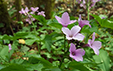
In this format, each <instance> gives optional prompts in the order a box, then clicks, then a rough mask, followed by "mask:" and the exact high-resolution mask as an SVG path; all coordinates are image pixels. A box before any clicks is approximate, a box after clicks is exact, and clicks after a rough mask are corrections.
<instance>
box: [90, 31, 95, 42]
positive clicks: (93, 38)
mask: <svg viewBox="0 0 113 71" xmlns="http://www.w3.org/2000/svg"><path fill="white" fill-rule="evenodd" d="M94 40H95V32H94V33H93V36H92V41H91V42H92V43H93V42H94Z"/></svg>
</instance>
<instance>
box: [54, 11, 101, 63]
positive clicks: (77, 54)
mask: <svg viewBox="0 0 113 71" xmlns="http://www.w3.org/2000/svg"><path fill="white" fill-rule="evenodd" d="M55 18H56V19H57V21H58V22H59V23H60V24H61V25H62V26H63V27H62V32H63V33H64V34H65V35H66V39H68V40H77V41H83V40H84V38H85V36H84V35H83V34H81V33H80V30H81V28H82V27H83V26H84V25H88V26H89V27H90V28H91V25H90V24H89V21H88V20H82V19H81V15H79V19H78V23H79V25H77V26H73V27H72V28H71V30H69V29H68V28H67V26H68V25H69V24H72V23H75V22H76V21H77V20H70V17H69V15H68V13H67V12H64V13H63V15H62V17H61V18H60V17H58V16H55ZM94 40H95V32H94V33H93V36H92V40H91V39H89V40H88V44H85V45H87V46H89V47H90V48H92V49H93V50H94V52H95V54H97V55H98V54H99V49H100V48H101V42H100V41H94ZM69 52H70V55H69V56H70V57H71V58H73V59H74V60H76V61H83V57H82V56H83V55H84V54H85V50H84V49H82V48H79V49H77V48H76V45H74V44H73V43H71V46H70V49H69Z"/></svg>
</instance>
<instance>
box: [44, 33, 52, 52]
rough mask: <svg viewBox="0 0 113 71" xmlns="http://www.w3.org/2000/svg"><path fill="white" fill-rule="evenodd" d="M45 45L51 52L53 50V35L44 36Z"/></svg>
mask: <svg viewBox="0 0 113 71" xmlns="http://www.w3.org/2000/svg"><path fill="white" fill-rule="evenodd" d="M44 42H45V47H46V48H47V50H48V51H49V52H50V51H51V45H52V36H50V35H46V36H45V38H44Z"/></svg>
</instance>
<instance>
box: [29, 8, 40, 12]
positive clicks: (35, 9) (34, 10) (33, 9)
mask: <svg viewBox="0 0 113 71" xmlns="http://www.w3.org/2000/svg"><path fill="white" fill-rule="evenodd" d="M38 9H39V7H36V8H34V7H31V10H32V11H33V12H36V11H37V10H38Z"/></svg>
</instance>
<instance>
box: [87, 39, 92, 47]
mask: <svg viewBox="0 0 113 71" xmlns="http://www.w3.org/2000/svg"><path fill="white" fill-rule="evenodd" d="M91 44H92V40H91V39H89V40H88V45H89V47H91Z"/></svg>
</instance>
